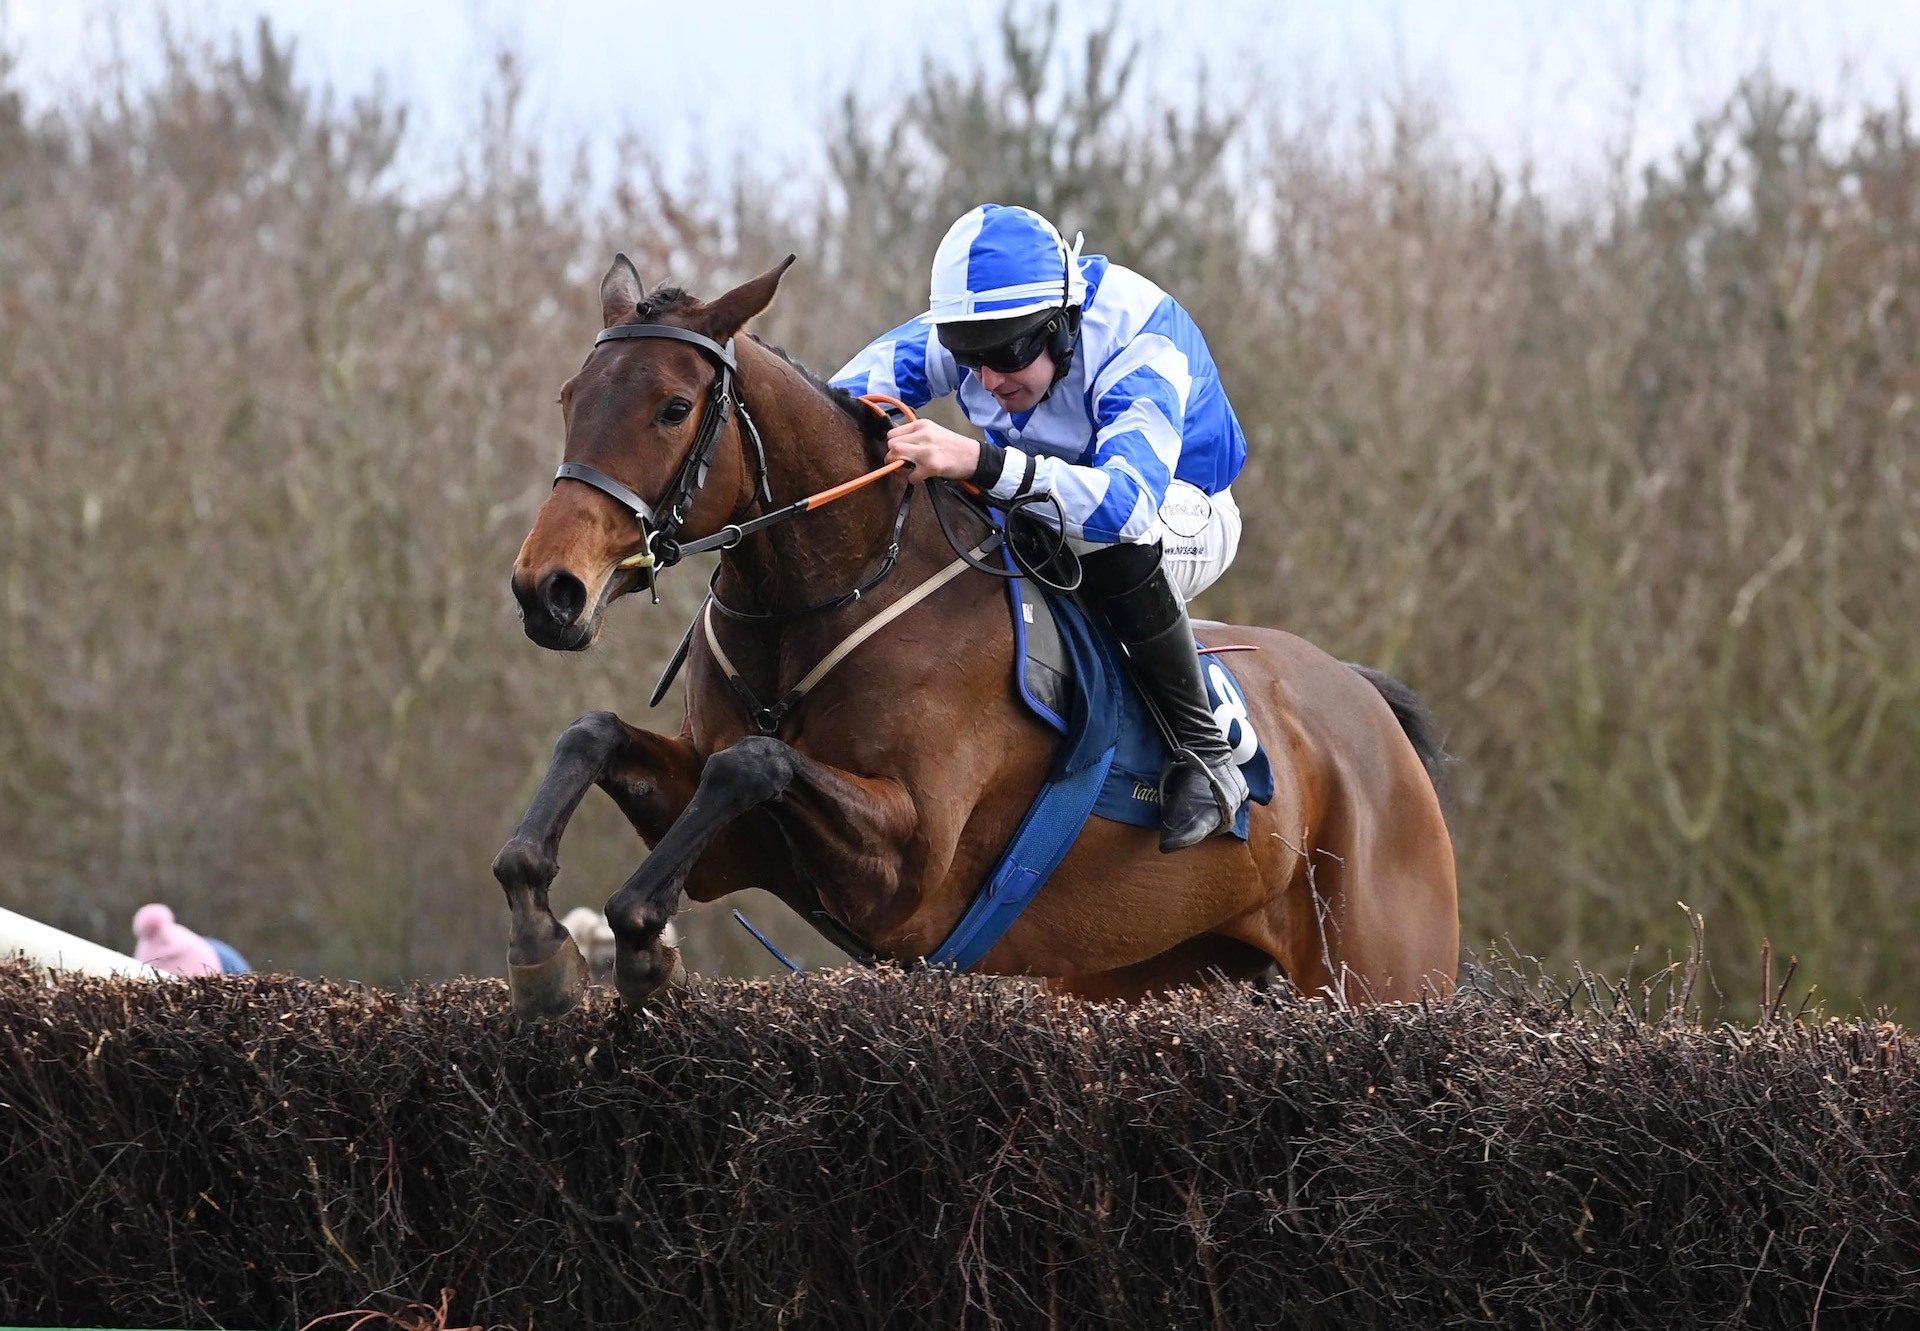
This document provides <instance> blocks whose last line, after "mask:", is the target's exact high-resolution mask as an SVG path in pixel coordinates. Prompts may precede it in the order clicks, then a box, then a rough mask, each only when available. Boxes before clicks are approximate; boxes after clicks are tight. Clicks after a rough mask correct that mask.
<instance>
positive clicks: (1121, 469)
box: [992, 333, 1193, 545]
mask: <svg viewBox="0 0 1920 1331" xmlns="http://www.w3.org/2000/svg"><path fill="white" fill-rule="evenodd" d="M1192 387H1193V375H1192V372H1191V369H1190V368H1189V365H1188V362H1187V356H1186V353H1185V352H1183V351H1181V350H1180V348H1179V347H1177V346H1175V345H1174V343H1173V342H1172V341H1171V340H1170V339H1169V338H1167V337H1164V336H1162V335H1161V334H1159V333H1141V334H1139V335H1138V336H1136V337H1134V339H1133V340H1132V341H1130V342H1129V343H1127V345H1126V346H1124V347H1122V348H1121V349H1120V350H1119V351H1118V352H1117V353H1116V354H1115V355H1114V356H1113V358H1112V359H1111V360H1109V361H1108V362H1107V363H1106V365H1104V366H1102V367H1101V369H1100V372H1099V374H1098V375H1097V376H1095V379H1094V383H1093V388H1092V390H1091V392H1090V393H1089V394H1088V397H1089V400H1090V402H1091V404H1092V408H1093V426H1094V437H1093V446H1092V448H1091V449H1090V450H1089V451H1088V457H1087V463H1086V464H1085V465H1075V464H1072V463H1068V462H1064V461H1062V460H1060V459H1059V458H1052V457H1044V456H1040V457H1033V456H1032V455H1029V454H1027V453H1026V452H1024V451H1023V450H1021V449H1019V448H1017V447H1013V446H1009V447H1008V448H1007V450H1006V460H1005V462H1004V464H1003V465H1002V467H1001V470H1000V478H999V480H997V481H996V482H995V483H994V485H993V490H992V493H993V495H994V497H995V498H998V499H1010V498H1012V497H1013V495H1014V494H1015V493H1016V492H1017V491H1018V490H1019V489H1020V483H1021V480H1022V478H1023V477H1024V476H1025V475H1026V473H1027V470H1028V465H1029V459H1030V457H1031V461H1032V466H1033V477H1034V479H1033V484H1032V485H1031V486H1030V487H1029V488H1030V489H1032V490H1038V491H1044V492H1046V493H1049V494H1051V495H1053V496H1054V498H1055V499H1057V500H1058V501H1059V503H1060V508H1061V512H1062V513H1063V514H1064V515H1065V517H1066V523H1067V528H1066V531H1067V535H1069V536H1072V537H1077V538H1078V539H1080V540H1084V541H1091V542H1094V543H1096V544H1103V545H1107V544H1113V543H1115V542H1119V541H1138V540H1140V539H1141V538H1142V537H1144V536H1146V535H1147V533H1148V532H1149V531H1150V530H1151V529H1152V527H1153V524H1154V522H1155V520H1156V519H1157V518H1158V517H1159V515H1160V505H1161V503H1162V502H1163V501H1164V500H1165V499H1166V496H1167V486H1168V484H1169V483H1170V482H1171V481H1172V480H1173V474H1174V468H1175V467H1176V466H1177V465H1178V464H1179V461H1180V440H1181V431H1182V429H1183V428H1184V425H1185V422H1186V410H1187V395H1188V393H1189V391H1190V390H1191V389H1192ZM1032 512H1033V513H1034V514H1035V516H1045V515H1046V509H1045V508H1044V507H1043V508H1036V509H1034V510H1032Z"/></svg>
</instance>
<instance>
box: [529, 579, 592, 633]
mask: <svg viewBox="0 0 1920 1331" xmlns="http://www.w3.org/2000/svg"><path fill="white" fill-rule="evenodd" d="M540 604H541V605H543V606H545V607H546V610H547V617H548V618H549V619H551V620H552V621H553V622H554V623H555V624H557V625H559V626H560V627H561V628H566V627H568V626H569V625H571V624H572V623H573V622H574V621H575V620H576V619H578V618H580V612H581V611H582V610H584V609H586V606H587V588H586V584H585V583H583V582H581V581H580V579H578V578H576V577H574V576H573V574H571V573H568V572H566V571H565V570H564V569H561V570H556V571H554V572H552V573H549V574H547V576H546V577H544V578H542V579H541V580H540Z"/></svg>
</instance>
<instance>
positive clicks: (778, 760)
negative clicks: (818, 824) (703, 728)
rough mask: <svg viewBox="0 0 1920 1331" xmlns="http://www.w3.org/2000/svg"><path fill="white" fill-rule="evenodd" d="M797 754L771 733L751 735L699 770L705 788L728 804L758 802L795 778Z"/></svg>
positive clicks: (708, 760) (769, 797)
mask: <svg viewBox="0 0 1920 1331" xmlns="http://www.w3.org/2000/svg"><path fill="white" fill-rule="evenodd" d="M794 762H795V755H794V752H793V749H792V748H791V747H790V746H788V745H787V744H786V743H785V742H784V741H782V740H777V739H775V738H773V736H771V735H749V736H747V738H745V739H742V740H738V741H736V742H734V743H732V744H729V745H728V746H727V747H726V748H724V749H722V750H720V752H718V753H716V754H714V755H713V756H712V757H711V758H708V759H707V765H706V767H705V768H703V769H702V770H701V773H700V786H701V789H702V790H703V791H711V792H713V793H714V794H716V795H719V796H721V797H722V798H724V799H726V800H727V801H728V802H729V803H736V802H738V803H744V804H757V803H760V802H761V801H763V800H768V799H771V798H773V797H774V796H775V795H778V794H780V793H781V792H783V791H784V790H785V789H786V788H787V785H788V783H789V782H791V781H792V780H793V774H794Z"/></svg>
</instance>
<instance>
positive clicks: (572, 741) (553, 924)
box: [493, 712, 694, 1019]
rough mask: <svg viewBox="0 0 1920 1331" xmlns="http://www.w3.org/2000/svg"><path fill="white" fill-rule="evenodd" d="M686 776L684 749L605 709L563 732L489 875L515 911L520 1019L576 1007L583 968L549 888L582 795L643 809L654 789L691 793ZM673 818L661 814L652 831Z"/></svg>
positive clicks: (689, 759) (510, 964)
mask: <svg viewBox="0 0 1920 1331" xmlns="http://www.w3.org/2000/svg"><path fill="white" fill-rule="evenodd" d="M693 770H694V755H693V752H692V749H691V747H690V746H688V745H686V744H684V743H682V742H680V741H678V740H670V739H666V738H663V737H662V736H659V735H654V734H650V733H649V732H647V731H644V730H636V729H635V728H633V727H632V726H629V725H628V724H627V723H626V722H624V721H622V720H621V719H620V718H619V717H617V716H615V715H614V714H613V713H612V712H589V713H588V714H587V715H585V716H583V717H581V718H580V719H579V720H578V721H575V722H574V723H573V724H572V725H570V726H568V727H567V728H566V730H565V731H564V732H562V733H561V736H560V739H559V742H558V743H556V744H555V745H554V749H553V764H552V766H550V767H549V768H548V769H547V774H546V776H545V777H543V778H542V779H541V782H540V788H539V789H538V790H536V791H535V792H534V796H533V801H532V803H531V804H530V805H529V806H528V808H527V812H526V814H525V815H524V816H523V817H522V818H521V819H520V823H519V826H517V827H516V828H514V830H513V835H512V836H510V837H508V838H507V844H506V845H505V846H503V847H501V850H500V853H499V854H498V855H496V856H495V857H494V860H493V876H494V878H495V879H497V880H498V881H499V883H500V886H501V888H502V889H503V890H504V891H505V892H506V894H507V907H508V909H509V910H511V911H512V912H513V921H512V925H511V927H510V932H509V934H508V940H507V979H508V985H509V987H510V988H511V990H512V992H513V1006H514V1011H515V1012H516V1013H518V1014H519V1015H520V1016H522V1017H526V1018H535V1019H537V1018H543V1017H554V1016H559V1015H560V1014H562V1013H564V1012H566V1011H568V1010H570V1009H571V1008H572V1007H573V1006H574V1004H576V1003H577V1002H579V1000H580V995H581V992H582V991H583V990H584V989H585V987H586V974H587V972H586V963H585V961H584V960H583V959H582V958H581V956H580V950H579V948H577V947H576V946H574V942H573V939H572V938H571V937H570V936H569V935H568V934H567V931H566V928H565V927H564V926H563V925H561V923H560V922H559V921H558V920H556V919H555V918H554V916H553V910H552V908H551V907H550V906H549V905H548V902H547V890H548V888H549V887H550V886H552V883H553V880H554V878H555V877H556V876H557V875H558V874H559V872H560V838H561V836H562V834H564V833H565V831H566V830H567V823H568V821H569V820H570V819H572V817H573V812H574V810H575V809H577V808H579V807H580V801H581V799H582V798H583V797H584V796H585V795H586V793H587V791H588V789H589V788H590V787H592V786H594V785H596V784H599V785H606V786H608V787H609V789H610V792H611V793H615V798H616V799H619V800H620V802H621V804H622V807H623V808H626V807H627V806H628V805H629V804H633V803H636V802H638V803H644V802H646V799H647V796H648V795H649V794H650V793H652V792H659V793H661V794H666V793H668V792H670V790H671V788H672V786H673V785H675V784H682V785H688V786H690V785H691V775H692V772H693ZM616 786H617V790H615V787H616ZM633 816H634V815H633V812H632V811H631V810H629V817H633ZM671 821H672V814H671V813H666V814H664V815H663V816H661V817H660V818H659V825H660V826H661V827H665V826H666V825H667V824H668V823H670V822H671Z"/></svg>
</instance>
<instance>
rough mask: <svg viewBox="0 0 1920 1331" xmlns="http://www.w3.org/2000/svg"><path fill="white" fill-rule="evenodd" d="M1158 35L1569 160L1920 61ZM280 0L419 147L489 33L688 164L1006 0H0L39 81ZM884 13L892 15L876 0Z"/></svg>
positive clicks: (949, 39) (1692, 35)
mask: <svg viewBox="0 0 1920 1331" xmlns="http://www.w3.org/2000/svg"><path fill="white" fill-rule="evenodd" d="M1109 3H1111V4H1112V6H1113V8H1115V9H1117V10H1118V12H1119V13H1120V15H1121V16H1122V18H1123V20H1124V21H1125V24H1126V26H1127V27H1128V28H1129V29H1130V30H1131V31H1133V32H1134V33H1136V34H1137V35H1138V36H1139V37H1141V38H1142V39H1143V40H1144V41H1145V42H1146V44H1147V46H1146V49H1147V50H1148V51H1149V52H1150V59H1149V60H1148V62H1147V67H1146V70H1145V75H1146V77H1147V79H1148V80H1149V81H1150V82H1151V83H1152V84H1153V85H1154V87H1155V88H1156V89H1157V90H1158V91H1160V92H1161V93H1163V94H1164V95H1167V96H1172V97H1184V96H1189V95H1191V94H1190V89H1191V87H1192V86H1193V83H1194V79H1195V75H1196V72H1197V71H1198V70H1199V69H1200V68H1202V67H1203V66H1204V67H1205V68H1206V69H1207V70H1208V71H1209V72H1210V74H1211V75H1212V84H1213V87H1214V88H1215V89H1216V93H1217V95H1218V96H1220V97H1221V98H1222V99H1230V100H1231V101H1232V102H1233V103H1234V104H1236V105H1238V104H1244V103H1248V102H1252V103H1255V104H1258V105H1264V106H1266V107H1269V108H1270V109H1272V110H1273V111H1274V112H1275V113H1276V114H1279V115H1283V116H1284V115H1289V114H1298V113H1299V112H1300V109H1301V108H1302V107H1303V106H1307V105H1314V106H1333V107H1336V108H1337V107H1340V106H1344V105H1349V104H1352V105H1358V104H1362V103H1364V102H1366V101H1368V100H1369V99H1373V100H1377V99H1378V98H1380V97H1381V96H1383V95H1387V94H1391V93H1392V92H1394V91H1395V90H1402V89H1414V90H1418V91H1421V92H1426V93H1430V94H1432V95H1433V96H1434V97H1435V98H1436V100H1438V101H1439V103H1440V104H1442V105H1444V106H1446V107H1448V108H1449V109H1450V111H1451V113H1452V114H1453V115H1454V116H1455V117H1456V123H1457V126H1458V128H1460V129H1461V130H1462V131H1463V132H1464V133H1465V135H1466V136H1467V137H1468V139H1469V140H1470V141H1471V143H1473V144H1474V145H1475V146H1477V147H1478V148H1480V149H1481V150H1482V151H1484V152H1486V153H1488V154H1490V155H1491V156H1493V157H1494V158H1495V159H1496V160H1498V161H1500V162H1502V163H1503V164H1506V165H1509V166H1511V165H1514V164H1516V163H1518V162H1520V161H1523V160H1532V161H1535V162H1537V163H1538V164H1540V165H1541V166H1542V167H1543V168H1544V172H1545V175H1546V177H1547V179H1548V181H1549V183H1551V182H1552V180H1553V178H1554V177H1555V176H1566V175H1570V174H1577V173H1579V172H1583V171H1584V172H1591V171H1593V170H1595V169H1596V168H1597V167H1598V165H1599V163H1600V162H1601V160H1602V154H1603V153H1604V152H1605V151H1606V149H1607V148H1609V147H1610V146H1614V145H1618V144H1620V143H1621V142H1623V141H1628V142H1630V143H1631V144H1632V146H1633V148H1634V150H1635V154H1636V155H1637V156H1639V157H1641V158H1644V157H1645V156H1646V155H1648V154H1650V153H1658V152H1662V151H1664V150H1665V149H1666V148H1668V147H1670V146H1671V145H1672V143H1673V142H1674V141H1675V140H1676V139H1677V138H1678V137H1679V136H1680V135H1681V134H1682V133H1684V131H1685V129H1686V127H1687V126H1688V124H1689V123H1690V121H1691V118H1692V116H1693V114H1694V113H1695V112H1696V111H1698V110H1699V109H1701V108H1704V107H1706V106H1709V105H1711V104H1713V103H1714V102H1715V101H1717V100H1718V99H1719V98H1721V97H1723V96H1724V94H1725V93H1726V92H1727V90H1728V89H1729V88H1730V87H1731V86H1732V84H1733V82H1734V80H1735V79H1736V78H1738V77H1739V75H1740V74H1741V73H1743V72H1745V71H1747V70H1750V69H1752V68H1754V67H1755V66H1756V65H1757V64H1759V63H1761V62H1763V61H1764V62H1767V63H1768V64H1770V65H1771V66H1772V67H1773V69H1774V70H1775V71H1776V73H1777V74H1778V75H1779V76H1780V77H1782V78H1783V79H1785V80H1786V81H1788V82H1791V83H1793V84H1796V85H1799V86H1804V87H1807V88H1809V89H1811V90H1814V91H1817V92H1819V93H1821V94H1822V96H1823V97H1825V98H1826V99H1827V100H1828V101H1829V102H1837V103H1839V104H1841V105H1857V104H1859V103H1860V102H1861V101H1863V100H1871V99H1875V98H1884V97H1885V96H1886V95H1888V93H1889V92H1890V90H1891V89H1893V88H1894V87H1896V86H1906V87H1909V88H1911V87H1915V86H1920V0H1880V2H1878V3H1869V2H1868V0H1692V2H1691V3H1689V0H1316V2H1315V3H1287V0H1102V3H1097V4H1084V3H1083V4H1079V5H1075V6H1071V7H1070V14H1069V17H1068V18H1066V19H1065V20H1064V21H1063V27H1064V28H1066V29H1067V30H1068V31H1070V32H1079V31H1084V30H1085V28H1086V26H1087V25H1088V24H1089V23H1090V22H1095V21H1098V20H1099V19H1100V18H1102V17H1104V16H1105V15H1106V14H1107V13H1108V12H1109ZM261 13H265V14H267V15H268V16H270V17H271V19H272V21H273V23H274V26H275V27H276V28H277V29H279V30H280V31H281V32H283V33H286V34H290V35H292V36H293V37H295V38H296V39H297V41H298V53H299V60H300V64H301V66H302V68H304V69H305V70H306V71H307V73H308V75H309V76H310V77H314V78H316V79H319V80H323V81H327V82H331V83H333V84H335V85H336V86H338V87H342V88H345V89H349V90H358V89H364V88H366V87H369V86H371V85H373V84H374V83H375V81H376V80H379V81H384V83H385V85H386V86H387V87H388V88H389V89H390V90H391V91H392V92H393V93H394V94H396V95H397V96H398V97H400V98H401V99H402V100H405V101H406V102H408V103H409V104H410V105H411V106H412V107H413V108H414V110H415V114H416V116H417V117H418V119H417V120H416V125H417V127H418V128H419V129H420V130H421V131H422V133H421V135H420V137H419V140H418V145H419V152H420V154H421V155H420V157H419V158H418V159H417V160H416V162H415V167H416V169H422V170H432V169H433V167H434V165H435V162H436V161H438V162H439V163H445V162H447V161H450V160H451V159H452V157H453V156H454V155H455V154H456V153H457V152H458V149H459V143H460V141H461V137H462V130H463V129H464V128H466V127H467V126H470V125H471V124H472V122H473V118H474V114H475V110H476V108H477V104H478V97H479V89H480V88H481V87H483V86H484V85H485V84H486V83H487V81H488V79H489V78H490V67H491V57H492V53H493V52H494V51H495V50H497V49H498V48H499V47H500V46H501V45H502V44H503V43H504V44H506V45H510V46H512V47H513V48H515V49H516V50H518V51H519V52H520V53H521V55H522V56H523V57H524V59H525V61H526V63H527V72H528V93H529V96H528V109H529V111H530V114H531V124H532V125H533V126H534V128H535V129H536V130H537V131H538V132H539V133H541V134H542V136H543V137H544V138H546V139H548V140H549V141H550V142H552V143H553V145H554V146H555V147H557V148H559V147H565V146H567V145H570V144H573V143H576V142H579V141H582V140H586V141H589V142H597V143H601V144H604V143H607V142H611V140H612V139H613V138H614V137H615V136H616V135H617V134H618V133H619V132H620V131H621V130H623V129H628V128H631V129H634V130H636V131H638V132H639V133H640V134H641V135H642V136H643V137H644V138H645V139H646V140H647V141H649V142H650V143H651V144H653V145H654V146H655V147H656V148H657V149H658V150H659V151H660V152H661V153H662V154H663V155H664V157H665V158H666V160H667V161H668V162H669V163H670V164H673V165H675V166H682V165H684V164H685V163H686V162H687V161H689V160H690V159H691V157H692V155H693V154H694V153H695V152H700V153H702V154H703V155H704V156H705V157H706V159H707V160H709V161H715V162H718V163H720V164H724V163H725V162H727V161H729V160H732V159H733V158H734V157H735V156H736V155H745V156H749V157H751V158H752V159H754V160H755V161H756V162H758V163H760V164H761V165H763V166H766V165H769V164H774V163H778V164H782V165H787V166H790V167H792V168H795V169H807V168H808V167H810V166H812V165H814V164H815V163H817V161H818V153H819V147H818V142H819V138H820V130H821V128H822V126H823V125H825V124H826V122H827V120H828V117H829V115H830V112H831V109H832V107H833V105H834V103H835V102H836V101H837V99H838V97H839V95H840V94H841V93H842V92H843V91H844V90H845V89H846V88H847V86H848V84H849V82H850V81H857V82H858V85H859V87H860V88H861V90H862V95H863V97H864V98H865V99H866V100H867V101H869V102H871V103H874V104H884V103H885V102H886V101H888V100H889V99H892V98H895V97H898V96H899V95H900V93H901V92H902V90H904V89H906V88H907V87H909V86H911V85H912V84H913V83H914V82H915V81H916V79H917V76H918V68H919V64H920V61H921V60H922V59H923V58H924V57H927V56H932V57H933V58H935V59H942V60H944V59H950V58H957V59H961V60H965V59H966V58H967V56H968V53H969V51H970V49H972V48H977V47H979V46H981V45H982V44H984V43H986V42H988V41H989V40H990V38H991V33H992V30H993V26H994V22H995V19H996V16H997V14H998V13H999V6H998V5H997V4H991V3H986V4H968V3H955V2H953V0H949V3H944V4H934V3H929V2H928V0H887V2H886V3H884V4H882V3H874V2H873V0H858V2H857V0H784V2H781V0H728V2H727V3H724V4H716V3H699V2H697V0H672V2H667V0H618V2H615V0H564V2H561V0H555V2H554V3H547V4H534V3H510V2H509V0H165V2H164V3H162V2H159V0H156V2H155V3H151V4H146V5H142V4H140V3H131V4H130V3H125V2H124V0H122V3H117V4H114V3H107V2H106V0H0V42H3V43H4V44H5V46H6V47H7V48H8V49H10V50H11V51H12V52H13V53H14V55H15V56H16V58H17V59H18V60H19V75H20V78H21V80H22V81H23V83H24V84H25V86H26V87H27V89H28V91H29V93H30V95H31V96H33V97H34V98H35V99H36V100H38V99H43V98H46V99H50V98H56V97H60V96H62V95H63V94H65V93H68V92H71V91H72V90H73V89H74V88H76V87H78V86H80V85H82V84H84V83H85V82H86V81H87V80H88V79H89V77H91V76H92V74H93V72H94V71H97V70H98V69H99V68H100V66H101V62H102V61H103V60H105V59H107V58H108V57H109V56H110V55H111V54H112V53H114V52H115V51H118V52H119V53H120V54H121V55H122V56H123V57H124V58H125V60H126V61H127V62H128V64H129V65H130V66H131V67H132V68H133V69H134V70H135V71H136V72H139V71H149V72H150V71H151V70H152V69H153V67H154V54H155V47H156V43H155V40H154V37H155V33H156V32H157V30H158V27H159V23H160V21H161V18H160V16H164V21H165V22H166V23H168V24H170V25H171V26H173V27H175V28H177V29H180V30H183V31H186V32H192V33H198V34H203V35H207V34H212V35H219V34H227V33H233V32H236V31H245V30H247V29H248V28H249V27H250V26H251V23H252V21H253V18H254V16H256V15H258V14H261ZM876 16H878V17H876Z"/></svg>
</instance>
